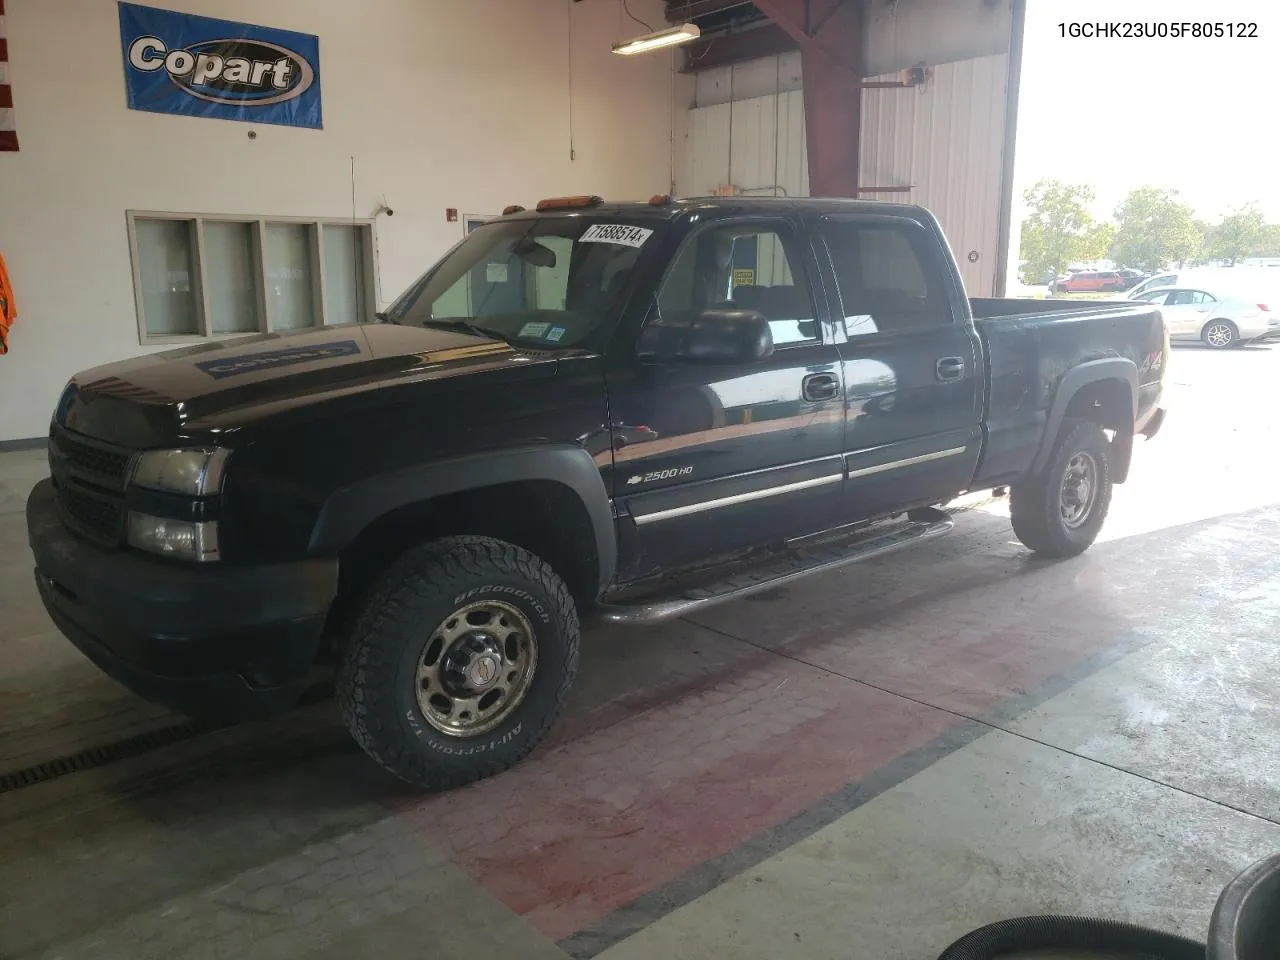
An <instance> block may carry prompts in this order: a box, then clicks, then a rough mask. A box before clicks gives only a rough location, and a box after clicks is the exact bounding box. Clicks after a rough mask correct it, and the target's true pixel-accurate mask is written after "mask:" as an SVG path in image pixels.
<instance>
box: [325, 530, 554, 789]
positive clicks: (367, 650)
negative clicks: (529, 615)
mask: <svg viewBox="0 0 1280 960" xmlns="http://www.w3.org/2000/svg"><path fill="white" fill-rule="evenodd" d="M495 572H506V573H509V574H515V575H516V576H518V577H519V578H521V579H523V580H525V581H527V582H529V583H532V584H537V585H538V586H539V587H541V589H542V590H544V591H545V592H546V594H547V595H548V596H549V597H550V598H551V600H552V608H553V609H552V616H553V617H554V618H557V619H558V621H559V623H558V626H559V629H560V631H561V636H563V637H564V638H565V642H566V644H567V646H568V649H567V651H566V662H567V663H568V665H569V669H568V670H566V671H565V673H564V676H563V677H562V678H561V680H560V683H559V685H558V687H557V688H556V691H555V694H554V700H553V706H552V709H550V710H548V711H545V712H544V714H543V715H541V716H531V717H529V718H528V719H529V720H530V722H532V723H533V724H535V726H533V727H530V731H531V733H532V735H531V736H527V737H523V738H522V742H523V744H524V746H523V747H522V748H521V749H519V750H513V751H505V752H495V753H492V754H491V755H490V756H492V759H490V760H487V761H486V762H478V763H474V764H471V765H469V767H468V768H467V769H466V770H452V769H450V770H443V769H440V768H439V767H437V766H434V765H433V764H431V763H430V762H428V761H427V760H426V759H425V758H424V757H422V756H420V755H418V754H417V753H416V752H415V751H413V750H411V749H409V748H408V747H407V745H406V742H405V737H404V734H403V731H402V730H400V729H399V728H398V727H396V726H394V725H393V724H394V723H395V722H396V721H395V720H392V719H391V718H394V717H395V716H396V713H397V711H396V709H395V708H394V705H392V709H387V706H388V705H387V704H386V703H384V702H383V700H384V698H389V697H394V688H395V673H396V668H397V664H398V661H399V659H400V657H401V655H402V645H401V638H402V637H403V635H404V630H405V628H406V627H410V628H413V629H422V628H423V625H422V624H419V623H410V624H405V622H404V621H405V619H406V610H405V607H406V602H407V600H408V599H409V598H410V597H411V596H415V595H416V597H417V598H418V599H420V600H425V599H427V597H428V596H429V595H431V594H438V593H441V592H443V593H452V592H455V591H457V590H460V589H465V588H466V587H468V586H472V585H474V584H475V583H476V582H477V581H483V580H484V579H485V578H486V577H491V576H493V574H494V573H495ZM579 644H580V635H579V624H578V614H577V608H576V607H575V605H574V602H573V598H572V596H571V595H570V593H569V588H568V587H567V586H566V585H565V583H564V581H563V580H562V579H561V578H560V577H559V576H557V575H556V573H555V571H554V570H552V569H551V567H550V566H548V565H547V564H546V563H545V562H543V561H542V560H541V559H539V558H538V557H536V556H535V555H534V554H532V553H529V552H528V551H527V550H523V549H521V548H520V547H517V546H515V545H513V544H510V543H506V542H504V541H502V540H495V539H492V538H490V537H475V536H455V537H444V538H441V539H439V540H434V541H432V542H430V543H428V544H425V545H423V546H421V547H417V548H415V549H413V550H409V551H407V552H406V553H404V554H403V555H402V556H401V557H400V558H399V559H398V560H396V561H395V562H394V563H393V564H392V565H391V567H390V568H389V569H388V570H387V571H386V573H385V574H383V576H382V577H381V578H379V580H378V581H377V582H376V583H375V585H374V586H373V588H372V589H371V590H370V591H369V593H368V595H367V597H366V599H365V601H364V603H363V604H362V609H361V612H360V614H359V616H358V617H357V618H356V621H355V628H354V630H353V631H352V634H351V636H350V638H349V639H348V642H347V643H346V645H345V649H344V650H343V651H342V655H341V659H340V662H339V668H338V672H337V680H336V691H337V699H338V707H339V710H340V711H341V713H342V718H343V720H344V722H345V723H346V725H347V729H348V730H349V731H350V732H351V735H352V737H353V738H354V739H355V740H356V742H357V743H358V744H359V745H360V747H361V748H362V749H363V750H364V751H365V752H366V753H368V754H369V755H370V756H371V757H372V758H373V759H374V760H375V761H376V762H377V763H378V764H379V765H381V766H382V767H383V768H385V769H386V770H388V771H389V772H390V773H392V774H394V775H395V776H397V777H399V778H401V779H402V780H405V781H407V782H409V783H412V784H414V785H416V786H421V787H424V788H426V789H428V790H448V789H452V788H455V787H459V786H462V785H463V784H466V783H470V782H472V781H474V780H479V779H481V778H483V777H488V776H491V775H493V774H496V773H500V772H502V771H503V770H505V769H507V768H508V767H510V766H512V765H513V764H515V763H517V762H519V761H520V760H522V759H523V758H524V757H525V756H527V755H528V753H529V752H530V751H532V750H533V748H534V746H536V745H537V743H538V741H539V740H540V739H541V737H542V735H543V734H544V733H545V732H546V730H547V728H549V727H550V726H551V724H552V723H553V722H554V721H555V719H556V716H557V715H558V714H559V713H560V711H561V709H562V708H563V707H564V704H565V701H566V700H567V699H568V695H569V689H570V687H572V685H573V680H574V677H575V675H576V673H577V665H578V653H579ZM522 706H523V705H522Z"/></svg>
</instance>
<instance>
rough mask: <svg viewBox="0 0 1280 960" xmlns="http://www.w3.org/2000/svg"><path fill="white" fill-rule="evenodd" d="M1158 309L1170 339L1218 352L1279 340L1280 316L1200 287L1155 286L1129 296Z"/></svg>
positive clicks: (1261, 306)
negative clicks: (1195, 342) (1274, 339)
mask: <svg viewBox="0 0 1280 960" xmlns="http://www.w3.org/2000/svg"><path fill="white" fill-rule="evenodd" d="M1129 299H1131V300H1142V301H1145V302H1146V303H1150V304H1152V305H1154V306H1157V307H1159V308H1160V313H1161V314H1162V315H1163V316H1164V322H1165V326H1167V327H1168V328H1169V339H1170V340H1174V341H1178V340H1182V341H1186V340H1199V341H1200V342H1202V343H1204V344H1206V345H1207V346H1210V347H1213V348H1215V349H1218V350H1222V349H1226V348H1227V347H1234V346H1236V345H1238V344H1240V343H1244V342H1247V341H1250V340H1263V339H1268V338H1270V337H1280V316H1277V315H1276V314H1273V313H1272V312H1271V311H1270V310H1267V309H1266V305H1265V304H1260V303H1254V302H1252V301H1249V300H1243V299H1240V298H1238V297H1220V296H1217V295H1216V294H1214V293H1210V292H1209V291H1208V290H1205V289H1203V288H1200V287H1158V288H1157V289H1155V290H1146V291H1143V292H1139V293H1138V294H1136V295H1134V296H1132V297H1130V298H1129Z"/></svg>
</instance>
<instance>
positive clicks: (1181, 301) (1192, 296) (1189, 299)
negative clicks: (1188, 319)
mask: <svg viewBox="0 0 1280 960" xmlns="http://www.w3.org/2000/svg"><path fill="white" fill-rule="evenodd" d="M1197 303H1213V297H1211V296H1209V294H1207V293H1205V292H1204V291H1203V290H1174V291H1173V292H1172V293H1170V294H1169V299H1168V301H1167V305H1168V306H1170V307H1186V306H1191V305H1193V304H1197Z"/></svg>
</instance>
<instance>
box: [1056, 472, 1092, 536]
mask: <svg viewBox="0 0 1280 960" xmlns="http://www.w3.org/2000/svg"><path fill="white" fill-rule="evenodd" d="M1097 499H1098V464H1097V461H1095V460H1094V459H1093V457H1092V456H1090V455H1089V454H1087V453H1077V454H1076V455H1075V456H1074V457H1072V458H1071V460H1070V461H1069V462H1068V463H1067V469H1066V472H1065V473H1064V474H1063V477H1062V493H1061V495H1060V496H1059V498H1058V511H1059V513H1060V514H1061V516H1062V524H1063V526H1065V527H1066V528H1067V529H1068V530H1075V529H1077V528H1078V527H1081V526H1083V525H1084V524H1085V523H1086V522H1087V521H1088V519H1089V515H1090V514H1091V513H1092V512H1093V504H1094V501H1096V500H1097Z"/></svg>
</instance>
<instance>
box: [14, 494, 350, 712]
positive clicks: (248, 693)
mask: <svg viewBox="0 0 1280 960" xmlns="http://www.w3.org/2000/svg"><path fill="white" fill-rule="evenodd" d="M56 496H57V495H56V492H55V490H54V487H53V482H52V481H51V480H44V481H42V482H40V483H39V484H37V485H36V487H35V489H34V490H32V491H31V496H30V497H29V498H28V500H27V537H28V540H29V541H30V543H31V550H32V552H33V553H34V554H35V561H36V571H35V573H36V585H37V587H38V589H39V591H40V598H41V600H43V601H44V605H45V609H46V610H48V611H49V616H50V617H52V618H53V622H54V623H55V624H56V625H57V627H58V629H59V630H61V631H62V632H63V633H64V634H65V635H66V637H67V638H68V639H69V640H70V641H71V642H72V643H73V644H75V645H76V646H77V647H78V648H79V649H80V650H81V652H82V653H84V654H85V655H86V656H87V657H88V658H89V659H90V660H92V661H93V662H94V663H95V664H97V666H98V667H99V668H101V669H102V670H103V671H105V672H106V673H108V674H109V675H110V676H112V677H114V678H115V679H116V680H118V681H119V682H120V683H122V684H124V685H125V686H126V687H128V688H129V689H131V690H133V691H134V692H135V693H137V694H139V695H140V696H142V697H144V698H145V699H147V700H152V701H154V702H156V703H161V704H164V705H166V706H169V707H172V708H174V709H176V710H179V711H181V712H183V713H186V714H188V715H190V716H194V717H198V718H201V719H210V720H217V721H227V720H245V719H254V718H258V717H264V716H270V715H272V714H275V713H279V712H282V711H284V710H287V709H288V708H289V707H291V706H292V705H293V704H294V703H296V702H297V699H298V697H299V696H300V695H301V693H302V690H303V689H304V687H305V685H306V680H307V675H308V673H309V672H310V670H311V666H312V664H313V663H314V661H315V655H316V650H317V648H318V646H319V642H320V632H321V630H322V628H323V626H324V620H325V616H326V615H327V613H328V610H329V605H330V604H331V603H332V601H333V597H334V594H335V593H336V590H337V582H338V565H337V561H336V560H324V559H316V560H311V559H308V560H301V561H294V562H290V563H279V564H271V565H268V566H257V567H238V566H234V567H233V566H222V565H219V564H213V565H209V566H196V565H186V564H181V563H177V562H174V561H165V560H160V559H153V558H151V557H147V556H144V555H141V554H136V553H128V552H124V553H118V552H110V551H106V550H103V549H100V548H98V547H95V546H93V545H91V544H89V543H86V542H85V541H83V540H81V539H79V538H78V537H76V536H74V535H73V534H71V533H70V532H69V531H68V530H67V528H66V527H65V526H64V525H63V523H62V521H61V519H60V518H59V516H58V510H57V502H56Z"/></svg>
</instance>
